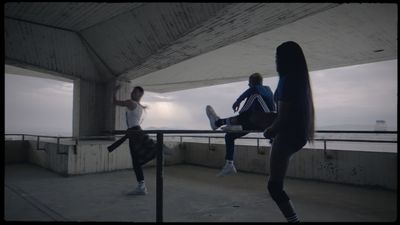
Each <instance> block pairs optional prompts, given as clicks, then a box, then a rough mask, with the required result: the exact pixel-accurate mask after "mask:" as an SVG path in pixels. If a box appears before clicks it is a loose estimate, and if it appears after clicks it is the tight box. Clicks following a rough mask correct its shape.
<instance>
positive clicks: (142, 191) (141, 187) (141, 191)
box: [126, 185, 148, 195]
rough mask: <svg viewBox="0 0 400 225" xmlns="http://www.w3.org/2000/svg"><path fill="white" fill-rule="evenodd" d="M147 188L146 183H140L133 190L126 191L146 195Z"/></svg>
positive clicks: (131, 193)
mask: <svg viewBox="0 0 400 225" xmlns="http://www.w3.org/2000/svg"><path fill="white" fill-rule="evenodd" d="M147 193H148V192H147V188H146V186H145V185H138V186H137V187H136V188H135V189H134V190H133V191H130V192H128V193H126V194H127V195H146V194H147Z"/></svg>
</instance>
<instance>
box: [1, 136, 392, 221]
mask: <svg viewBox="0 0 400 225" xmlns="http://www.w3.org/2000/svg"><path fill="white" fill-rule="evenodd" d="M139 132H141V133H147V134H156V139H157V153H156V222H162V221H163V179H164V170H163V166H162V162H163V144H164V134H223V133H228V132H229V133H261V132H260V131H210V130H141V131H126V130H116V131H112V132H111V133H112V134H113V135H124V134H127V133H128V134H133V133H139ZM316 133H386V134H397V131H328V130H325V131H316ZM5 135H9V136H11V135H12V136H16V135H21V136H22V140H25V136H36V137H37V146H36V147H37V150H41V149H40V148H39V141H40V137H46V138H56V139H57V153H58V152H59V145H60V139H65V138H67V139H68V138H69V139H74V140H75V151H74V153H75V154H76V146H77V145H78V141H79V140H93V139H95V138H96V140H98V138H114V136H91V137H56V136H44V135H29V134H5ZM175 136H176V135H175ZM178 137H180V139H181V142H182V137H187V136H178ZM192 137H193V136H192ZM194 137H202V136H194ZM207 138H208V140H209V146H210V144H211V143H210V140H211V138H223V137H218V136H216V137H210V136H208V137H207ZM241 138H242V139H257V149H258V147H259V139H264V138H261V137H260V138H258V137H241ZM316 140H317V141H324V150H326V142H327V141H346V142H377V143H397V141H384V140H354V139H316ZM60 154H62V153H60Z"/></svg>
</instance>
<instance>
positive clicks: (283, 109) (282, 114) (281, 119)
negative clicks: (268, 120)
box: [264, 101, 291, 138]
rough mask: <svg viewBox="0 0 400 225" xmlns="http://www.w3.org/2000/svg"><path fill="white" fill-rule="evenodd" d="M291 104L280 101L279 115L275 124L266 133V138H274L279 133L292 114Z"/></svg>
mask: <svg viewBox="0 0 400 225" xmlns="http://www.w3.org/2000/svg"><path fill="white" fill-rule="evenodd" d="M290 106H291V103H290V102H284V101H278V115H277V117H276V119H275V120H274V122H273V123H272V124H271V126H269V127H268V128H267V129H265V131H264V136H265V137H266V138H273V137H275V136H276V134H277V133H278V132H279V130H280V128H281V127H282V126H284V124H285V123H286V121H287V117H288V114H289V113H290Z"/></svg>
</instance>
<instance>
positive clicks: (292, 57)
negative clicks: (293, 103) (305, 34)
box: [276, 41, 314, 142]
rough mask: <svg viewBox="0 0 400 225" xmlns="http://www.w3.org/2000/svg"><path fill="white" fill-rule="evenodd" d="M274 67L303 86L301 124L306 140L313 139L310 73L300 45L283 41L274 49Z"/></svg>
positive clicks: (310, 140)
mask: <svg viewBox="0 0 400 225" xmlns="http://www.w3.org/2000/svg"><path fill="white" fill-rule="evenodd" d="M276 69H277V72H278V74H279V76H280V77H282V76H286V77H287V79H294V80H296V82H298V83H299V85H300V84H304V87H305V90H304V91H305V99H304V100H305V101H304V107H305V115H304V116H303V117H302V118H303V119H304V121H302V122H303V124H304V125H305V127H304V129H305V133H306V137H307V140H308V141H309V142H312V141H313V139H314V103H313V97H312V91H311V84H310V75H309V73H308V67H307V62H306V58H305V57H304V53H303V50H302V49H301V47H300V46H299V45H298V44H297V43H296V42H293V41H288V42H284V43H282V44H281V45H279V46H278V47H277V49H276Z"/></svg>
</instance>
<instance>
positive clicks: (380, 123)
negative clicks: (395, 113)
mask: <svg viewBox="0 0 400 225" xmlns="http://www.w3.org/2000/svg"><path fill="white" fill-rule="evenodd" d="M386 130H387V125H386V121H384V120H377V121H376V123H375V131H386Z"/></svg>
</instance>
